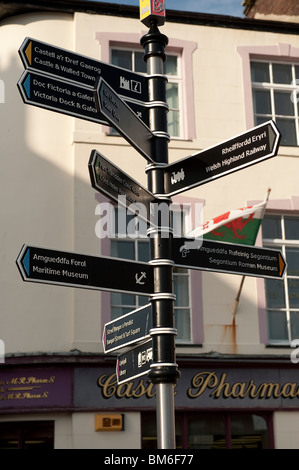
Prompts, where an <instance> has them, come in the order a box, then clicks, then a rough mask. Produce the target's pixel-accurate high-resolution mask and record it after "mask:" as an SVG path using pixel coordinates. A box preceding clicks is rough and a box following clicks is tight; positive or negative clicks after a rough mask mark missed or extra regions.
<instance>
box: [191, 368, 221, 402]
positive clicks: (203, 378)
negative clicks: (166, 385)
mask: <svg viewBox="0 0 299 470" xmlns="http://www.w3.org/2000/svg"><path fill="white" fill-rule="evenodd" d="M217 383H218V379H217V375H216V372H199V373H198V374H196V375H195V376H194V377H193V379H192V387H193V388H197V389H198V390H197V391H195V392H193V391H192V388H189V389H188V392H187V394H188V396H189V397H190V398H197V397H199V396H200V395H202V394H203V392H204V391H205V390H206V388H213V387H215V385H217Z"/></svg>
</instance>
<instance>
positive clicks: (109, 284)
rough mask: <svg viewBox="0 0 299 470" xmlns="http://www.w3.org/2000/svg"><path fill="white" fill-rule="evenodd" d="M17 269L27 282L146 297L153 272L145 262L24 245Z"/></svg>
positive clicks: (151, 282)
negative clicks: (129, 293) (127, 293)
mask: <svg viewBox="0 0 299 470" xmlns="http://www.w3.org/2000/svg"><path fill="white" fill-rule="evenodd" d="M17 266H18V268H19V270H20V273H21V276H22V278H23V280H24V281H29V282H39V283H43V284H55V285H60V286H69V287H81V288H85V289H97V290H108V291H117V292H132V293H135V294H137V295H138V294H140V295H148V296H150V295H151V294H153V292H154V280H153V271H152V267H151V266H150V265H149V264H148V263H140V262H134V261H127V260H123V259H119V258H107V257H95V256H89V255H84V254H78V253H69V252H65V251H56V250H49V249H45V248H37V247H33V246H28V245H24V246H23V247H22V249H21V252H20V254H19V256H18V258H17Z"/></svg>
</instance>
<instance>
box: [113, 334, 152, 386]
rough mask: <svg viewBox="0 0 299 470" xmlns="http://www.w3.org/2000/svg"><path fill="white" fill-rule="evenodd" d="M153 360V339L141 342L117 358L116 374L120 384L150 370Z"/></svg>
mask: <svg viewBox="0 0 299 470" xmlns="http://www.w3.org/2000/svg"><path fill="white" fill-rule="evenodd" d="M152 362H153V347H152V340H151V339H150V340H149V341H147V342H145V343H142V344H140V345H139V346H136V347H135V348H133V349H131V350H130V351H128V352H126V353H124V354H121V355H120V356H119V357H118V358H117V363H116V376H117V382H118V384H121V383H124V382H127V381H128V380H133V379H136V378H137V377H140V376H141V375H145V374H147V373H148V372H149V371H150V365H151V364H152Z"/></svg>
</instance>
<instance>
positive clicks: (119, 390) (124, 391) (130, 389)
mask: <svg viewBox="0 0 299 470" xmlns="http://www.w3.org/2000/svg"><path fill="white" fill-rule="evenodd" d="M98 386H99V387H100V388H101V389H102V394H103V396H104V397H105V398H111V397H113V396H116V397H117V398H123V397H126V398H140V397H142V396H146V397H147V398H152V397H154V396H155V394H156V392H155V389H154V385H153V384H152V383H151V382H149V384H148V385H147V386H145V384H144V381H143V380H140V381H139V382H138V384H137V385H136V386H135V387H134V382H127V383H125V384H121V385H117V377H116V374H111V375H110V376H108V375H107V374H104V375H101V377H99V379H98Z"/></svg>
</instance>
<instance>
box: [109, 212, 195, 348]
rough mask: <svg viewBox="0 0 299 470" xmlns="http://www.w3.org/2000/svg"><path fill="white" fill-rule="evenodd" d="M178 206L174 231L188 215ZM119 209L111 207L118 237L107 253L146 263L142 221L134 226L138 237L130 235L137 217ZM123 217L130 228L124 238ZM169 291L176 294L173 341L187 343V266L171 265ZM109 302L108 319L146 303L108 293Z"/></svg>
mask: <svg viewBox="0 0 299 470" xmlns="http://www.w3.org/2000/svg"><path fill="white" fill-rule="evenodd" d="M178 208H179V207H178V205H175V208H174V210H173V212H172V214H173V227H174V232H175V233H178V230H181V224H182V223H184V222H185V218H187V216H188V214H185V217H184V216H183V215H182V211H180V210H178ZM120 211H122V209H121V208H115V210H114V221H115V222H114V223H115V226H114V233H115V234H117V237H118V238H114V239H111V242H110V246H111V256H114V257H117V258H125V259H131V260H136V261H141V262H148V261H149V260H150V246H149V240H148V238H147V235H146V229H147V227H146V223H145V222H142V221H140V222H138V224H137V225H138V226H137V227H136V233H137V234H138V236H136V237H133V232H132V229H133V224H135V223H136V221H137V217H136V216H134V215H131V214H128V213H126V211H125V209H123V211H124V215H121V214H119V212H120ZM185 211H186V209H185ZM124 216H125V217H126V230H127V231H128V227H130V233H129V235H130V236H128V237H127V238H124V237H125V236H126V235H128V234H125V233H121V232H122V228H121V227H119V226H118V225H119V224H118V221H119V220H123V217H124ZM122 225H124V224H122ZM182 229H183V228H182ZM181 234H182V232H180V235H181ZM173 290H174V294H175V295H176V300H175V304H174V314H175V327H176V328H177V331H178V334H177V341H182V342H190V341H191V327H190V314H191V307H190V293H189V272H188V270H187V269H182V268H174V274H173ZM110 302H111V320H113V319H115V318H117V317H119V316H122V315H125V314H126V313H129V312H131V311H133V310H135V309H136V308H138V307H142V306H143V305H146V304H147V303H148V297H145V296H140V295H137V296H136V295H134V294H125V293H116V292H112V293H111V295H110Z"/></svg>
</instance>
